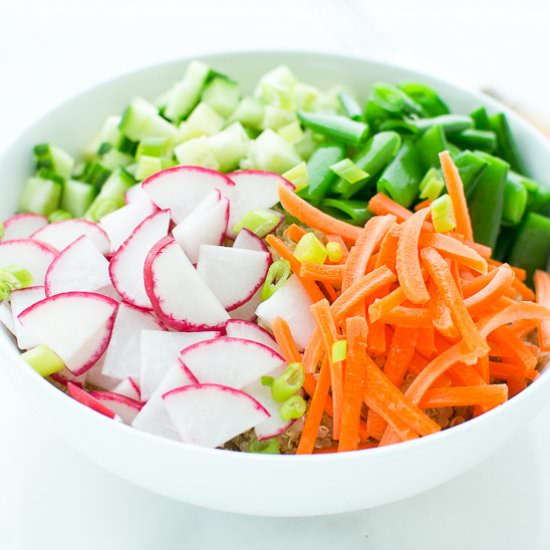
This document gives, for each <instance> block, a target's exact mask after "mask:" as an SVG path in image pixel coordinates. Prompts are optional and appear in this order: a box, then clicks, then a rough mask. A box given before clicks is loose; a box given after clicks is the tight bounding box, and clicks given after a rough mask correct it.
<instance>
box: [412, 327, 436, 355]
mask: <svg viewBox="0 0 550 550" xmlns="http://www.w3.org/2000/svg"><path fill="white" fill-rule="evenodd" d="M417 330H418V338H417V340H416V350H417V351H418V353H419V354H420V355H422V356H423V357H425V358H428V359H429V358H431V357H433V356H434V354H435V353H437V349H436V347H435V340H434V336H435V335H434V329H433V327H420V328H418V329H417Z"/></svg>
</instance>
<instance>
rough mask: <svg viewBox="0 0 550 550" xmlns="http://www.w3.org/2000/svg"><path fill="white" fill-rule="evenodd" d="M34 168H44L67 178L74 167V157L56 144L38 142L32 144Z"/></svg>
mask: <svg viewBox="0 0 550 550" xmlns="http://www.w3.org/2000/svg"><path fill="white" fill-rule="evenodd" d="M34 155H35V158H36V168H38V169H40V168H46V169H47V170H51V171H52V172H55V173H56V174H58V175H59V176H61V177H62V178H69V177H70V176H71V173H72V171H73V168H74V159H73V157H71V155H69V153H67V152H66V151H64V150H63V149H61V148H60V147H57V146H56V145H51V144H50V143H40V144H38V145H35V146H34Z"/></svg>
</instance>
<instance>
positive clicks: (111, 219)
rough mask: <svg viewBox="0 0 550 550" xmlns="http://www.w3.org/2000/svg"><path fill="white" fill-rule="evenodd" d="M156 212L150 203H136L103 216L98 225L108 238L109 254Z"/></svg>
mask: <svg viewBox="0 0 550 550" xmlns="http://www.w3.org/2000/svg"><path fill="white" fill-rule="evenodd" d="M156 210H157V208H156V206H155V205H154V204H153V203H152V202H151V201H147V202H146V201H137V202H134V203H132V204H128V205H126V206H123V207H122V208H119V209H118V210H115V211H114V212H111V213H110V214H107V215H106V216H103V218H101V222H99V225H100V226H101V228H102V229H103V230H104V231H105V233H107V235H108V237H109V240H110V242H111V252H114V251H115V250H117V249H118V248H119V247H120V245H121V244H122V243H123V242H124V241H125V240H126V239H127V238H128V237H129V236H130V235H131V234H132V232H133V231H134V229H135V228H136V227H137V226H138V225H139V224H140V223H141V222H142V221H143V220H144V219H145V218H147V217H148V216H150V215H151V214H154V213H155V212H156Z"/></svg>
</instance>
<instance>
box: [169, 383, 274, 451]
mask: <svg viewBox="0 0 550 550" xmlns="http://www.w3.org/2000/svg"><path fill="white" fill-rule="evenodd" d="M163 399H164V404H165V405H166V409H167V411H168V415H169V416H170V418H171V419H172V422H173V423H174V426H175V427H176V429H177V431H178V433H179V434H180V436H181V438H182V440H183V441H185V442H187V443H193V444H194V445H200V446H202V447H211V448H214V447H218V446H220V445H223V444H224V443H226V442H227V441H229V440H230V439H232V438H233V437H235V436H237V435H239V434H241V433H243V432H245V431H247V430H249V429H250V428H252V427H253V426H257V425H258V424H260V423H261V422H263V421H265V420H267V419H268V418H269V416H270V415H269V412H268V411H267V410H266V409H265V408H264V407H263V406H262V405H261V404H260V403H259V402H258V401H256V399H254V398H253V397H251V396H250V395H248V394H246V393H244V392H242V391H239V390H236V389H235V388H230V387H227V386H222V385H219V384H193V385H190V386H184V387H182V388H176V389H174V390H171V391H169V392H168V393H165V394H164V395H163Z"/></svg>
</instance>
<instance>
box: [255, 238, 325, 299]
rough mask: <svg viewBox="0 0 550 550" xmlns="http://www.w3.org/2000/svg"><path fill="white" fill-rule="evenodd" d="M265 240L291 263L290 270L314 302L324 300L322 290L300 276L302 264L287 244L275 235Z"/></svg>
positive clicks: (313, 282)
mask: <svg viewBox="0 0 550 550" xmlns="http://www.w3.org/2000/svg"><path fill="white" fill-rule="evenodd" d="M265 240H266V241H267V243H268V244H269V245H270V246H271V247H272V248H273V249H274V250H275V252H277V254H279V256H281V258H283V259H284V260H287V261H288V262H289V263H290V269H292V271H293V273H294V274H295V275H296V277H298V280H299V281H300V283H301V284H302V286H303V287H304V290H305V291H306V292H307V293H308V295H309V297H310V298H311V300H312V301H313V302H318V301H319V300H322V299H323V298H324V297H325V296H324V295H323V293H322V292H321V289H320V288H319V287H318V286H317V285H316V284H315V281H311V280H308V279H303V278H302V277H301V276H300V269H301V262H300V260H298V259H297V258H295V257H294V254H293V253H292V251H291V250H290V248H288V247H287V246H286V244H285V243H284V242H283V241H281V239H279V238H278V237H276V236H275V235H268V236H267V237H266V238H265Z"/></svg>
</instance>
